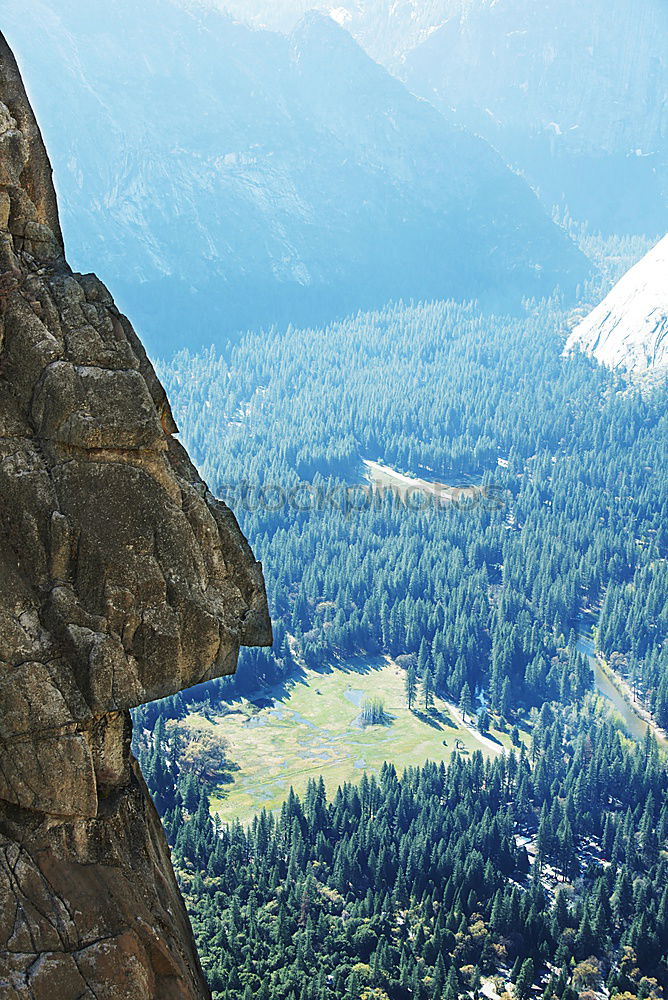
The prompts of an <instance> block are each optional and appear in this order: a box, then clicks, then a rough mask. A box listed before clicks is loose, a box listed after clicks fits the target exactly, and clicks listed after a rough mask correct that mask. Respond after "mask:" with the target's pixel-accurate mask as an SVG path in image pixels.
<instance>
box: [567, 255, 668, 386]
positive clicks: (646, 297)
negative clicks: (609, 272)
mask: <svg viewBox="0 0 668 1000" xmlns="http://www.w3.org/2000/svg"><path fill="white" fill-rule="evenodd" d="M577 349H580V350H582V351H585V352H586V353H587V354H591V355H592V356H593V357H595V358H596V360H597V361H599V362H600V363H601V364H604V365H606V366H607V367H608V368H614V369H618V370H620V371H625V372H628V373H630V374H634V375H639V374H645V373H652V374H655V375H666V374H668V236H665V237H664V238H663V239H662V240H661V241H660V242H659V243H657V245H656V246H655V247H654V249H653V250H650V252H649V253H648V254H647V255H646V256H645V257H643V259H642V260H641V261H640V262H639V263H638V264H636V265H635V267H632V268H631V270H630V271H629V272H628V273H627V274H625V275H624V277H623V278H622V279H621V281H619V282H618V283H617V284H616V285H615V287H614V288H613V289H612V291H611V292H610V294H609V295H608V296H606V298H605V299H604V300H603V302H601V304H600V305H599V306H597V307H596V309H594V310H593V312H591V313H590V314H589V316H587V317H586V319H584V320H583V321H582V322H581V323H580V324H579V325H578V326H576V327H575V329H574V330H573V331H572V333H571V335H570V337H569V338H568V341H567V344H566V353H570V352H571V351H574V350H577Z"/></svg>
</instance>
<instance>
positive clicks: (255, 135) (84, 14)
mask: <svg viewBox="0 0 668 1000" xmlns="http://www.w3.org/2000/svg"><path fill="white" fill-rule="evenodd" d="M3 22H4V27H5V30H6V32H7V35H8V37H9V38H10V40H11V42H12V44H13V45H14V46H15V48H16V50H17V52H18V54H19V57H20V61H21V64H22V68H23V71H24V75H25V77H26V79H27V80H28V83H29V86H30V90H31V94H32V97H33V100H34V102H35V104H36V106H37V108H38V110H39V113H40V118H41V120H42V122H43V123H44V129H45V134H46V138H47V141H48V142H49V146H50V149H51V150H52V153H53V160H54V167H55V176H56V181H57V184H58V187H59V193H60V201H61V205H62V208H63V212H62V214H63V225H64V229H65V232H66V235H67V238H68V243H69V245H70V246H71V247H72V248H73V251H74V252H73V256H74V259H75V262H76V264H77V266H79V267H80V268H82V269H88V268H90V267H91V266H92V263H93V261H95V266H96V267H98V268H99V269H100V271H101V272H102V274H103V277H104V278H105V280H106V281H107V282H108V283H109V284H110V285H111V286H112V288H113V290H114V293H115V294H116V296H117V298H118V299H119V300H120V301H121V303H122V304H123V305H124V307H125V308H126V309H127V310H128V311H132V314H133V315H134V316H136V317H137V318H138V320H139V323H140V325H141V329H142V332H143V333H144V335H145V337H146V340H147V342H148V344H149V347H150V349H151V350H152V351H153V353H169V351H171V349H172V348H174V347H177V346H181V345H183V344H188V345H190V346H196V345H199V344H203V343H204V344H206V343H210V342H211V341H214V340H216V341H218V342H219V343H222V342H224V340H225V339H226V338H227V336H228V335H230V334H233V333H234V331H235V330H237V329H239V328H244V327H246V326H251V325H252V326H257V325H258V324H260V323H263V324H268V323H271V322H279V323H283V322H287V321H295V322H296V321H298V322H300V323H302V324H303V323H310V322H315V321H318V322H320V323H322V322H326V321H327V320H328V319H330V318H332V317H334V316H336V315H338V314H342V313H345V312H348V311H351V310H355V309H357V308H359V307H362V306H371V305H374V304H378V303H382V302H384V301H386V300H387V299H389V298H391V297H393V298H398V297H404V298H423V297H424V298H432V297H438V298H442V297H446V296H456V297H465V296H475V297H479V298H482V299H485V298H486V299H487V300H488V301H490V302H492V303H494V304H502V305H507V304H509V303H512V302H513V301H517V300H518V299H519V298H520V297H522V296H524V295H534V294H543V293H549V292H550V291H551V290H552V289H553V288H554V287H555V285H557V284H558V285H560V286H561V287H569V286H570V287H572V286H573V285H574V284H575V283H576V282H577V281H578V280H579V279H580V278H581V277H582V275H583V273H584V272H585V269H586V266H587V265H586V263H585V261H584V258H583V257H582V256H581V255H580V254H579V252H578V251H576V250H575V248H574V246H573V244H572V243H571V242H570V241H569V240H568V239H567V238H566V237H565V235H564V234H563V233H562V232H561V231H560V230H558V229H557V228H556V227H555V226H554V225H553V224H552V222H551V221H550V220H549V219H548V218H547V216H546V215H545V213H544V210H543V209H542V208H541V206H540V205H539V203H538V201H537V200H536V198H535V197H534V195H533V194H532V192H531V191H530V189H529V188H528V186H527V185H526V184H525V183H524V182H523V181H522V180H521V179H520V178H519V177H518V176H516V175H515V174H513V173H512V172H511V171H509V170H508V169H507V168H506V167H505V165H504V164H503V162H502V161H501V159H500V158H499V157H498V156H497V154H496V153H494V152H493V151H492V150H491V149H490V148H489V146H487V145H486V144H485V143H484V142H483V141H482V140H480V139H477V138H474V137H473V136H472V135H470V134H468V133H466V132H464V131H462V130H461V129H458V128H455V127H453V126H452V125H450V124H448V123H447V122H446V121H445V120H444V119H443V118H442V117H441V116H440V115H439V114H438V113H437V112H436V111H435V110H434V109H433V108H432V107H431V106H430V105H428V104H427V103H426V102H424V101H422V100H419V99H417V98H415V97H414V96H412V95H411V94H410V93H409V92H408V91H407V90H406V88H405V87H404V86H403V84H401V83H400V82H399V81H397V80H396V79H394V78H393V77H391V76H390V75H389V74H388V73H387V72H386V71H385V70H384V69H382V68H381V67H380V66H378V65H377V64H375V63H374V62H372V61H371V60H370V59H369V58H368V56H366V55H365V54H364V53H363V51H362V50H361V49H360V48H359V47H358V45H357V44H356V43H355V42H354V41H353V40H352V38H351V37H350V36H349V35H348V33H347V32H345V31H343V30H342V29H341V28H339V27H338V26H337V25H336V24H335V23H334V22H333V21H332V20H330V19H329V18H326V17H322V16H319V15H308V16H307V17H306V18H305V19H304V20H303V21H302V22H300V24H299V25H298V26H297V28H296V29H295V30H294V31H293V33H292V34H291V35H290V37H289V38H288V37H284V36H281V35H278V34H273V33H269V32H263V31H259V30H251V29H249V28H248V27H245V26H242V25H240V24H237V23H234V22H233V21H232V20H231V19H230V18H229V17H227V16H223V15H221V14H220V13H219V12H217V11H213V10H206V9H205V8H204V7H202V5H201V4H199V3H195V4H193V3H185V4H184V3H177V2H172V0H145V2H143V3H142V4H140V5H135V4H133V3H130V0H118V2H115V3H114V4H107V3H103V2H102V0H92V2H91V0H86V2H84V0H7V2H6V4H5V10H4V17H3ZM194 297H196V298H197V303H198V305H197V310H196V312H195V310H194V309H193V299H194ZM194 315H197V320H194V319H193V316H194ZM195 323H197V325H195Z"/></svg>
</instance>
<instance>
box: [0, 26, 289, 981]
mask: <svg viewBox="0 0 668 1000" xmlns="http://www.w3.org/2000/svg"><path fill="white" fill-rule="evenodd" d="M176 430H177V428H176V426H175V423H174V420H173V418H172V414H171V411H170V407H169V403H168V401H167V398H166V396H165V393H164V391H163V389H162V386H161V385H160V383H159V381H158V379H157V378H156V375H155V373H154V371H153V368H152V367H151V364H150V362H149V361H148V359H147V357H146V354H145V352H144V350H143V348H142V346H141V343H140V342H139V340H138V338H137V336H136V334H135V332H134V330H133V329H132V327H131V325H130V323H129V322H128V320H127V319H126V318H125V317H124V316H122V315H121V314H120V313H119V312H118V310H117V309H116V308H115V306H114V303H113V301H112V298H111V296H110V295H109V292H108V291H107V290H106V288H105V287H104V286H103V285H102V283H101V282H100V281H99V280H98V279H97V278H96V277H95V276H94V275H80V274H74V273H72V271H71V270H70V268H69V267H68V265H67V262H66V260H65V255H64V249H63V242H62V236H61V232H60V226H59V223H58V212H57V206H56V197H55V192H54V187H53V184H52V180H51V167H50V164H49V160H48V157H47V154H46V151H45V149H44V145H43V142H42V138H41V135H40V132H39V129H38V126H37V124H36V121H35V118H34V115H33V113H32V110H31V108H30V105H29V103H28V100H27V97H26V94H25V90H24V88H23V84H22V82H21V78H20V75H19V71H18V69H17V66H16V63H15V61H14V58H13V56H12V53H11V52H10V50H9V48H8V46H7V44H6V42H5V40H4V38H3V37H2V35H0V499H1V503H0V996H1V997H2V998H3V1000H17V998H24V997H25V998H30V1000H84V998H85V1000H107V998H108V1000H177V998H180V1000H189V998H199V997H206V996H208V991H207V988H206V986H205V983H204V980H203V978H202V974H201V969H200V965H199V961H198V959H197V955H196V953H195V947H194V943H193V938H192V933H191V930H190V926H189V923H188V918H187V915H186V912H185V909H184V906H183V903H182V900H181V897H180V895H179V891H178V888H177V885H176V882H175V879H174V874H173V871H172V867H171V862H170V858H169V850H168V847H167V844H166V842H165V838H164V835H163V832H162V827H161V825H160V822H159V819H158V817H157V814H156V813H155V810H154V808H153V805H152V803H151V802H150V799H149V797H148V794H147V792H146V789H145V786H144V783H143V781H142V778H141V775H140V774H139V772H138V768H137V766H136V763H135V761H134V760H133V758H132V756H131V753H130V737H131V723H130V717H129V712H128V710H129V709H130V708H131V707H133V706H136V705H139V704H141V703H143V702H146V701H151V700H154V699H156V698H161V697H164V696H166V695H169V694H173V693H175V692H177V691H179V690H181V689H183V688H186V687H189V686H191V685H193V684H197V683H200V682H201V681H204V680H207V679H209V678H212V677H218V676H221V675H223V674H229V673H232V672H233V671H234V669H235V667H236V661H237V655H238V651H239V647H240V646H241V645H268V644H269V643H270V642H271V624H270V621H269V614H268V610H267V602H266V596H265V590H264V582H263V578H262V570H261V567H260V565H259V563H257V562H256V561H255V559H254V557H253V555H252V552H251V550H250V548H249V546H248V544H247V542H246V540H245V539H244V537H243V535H242V534H241V532H240V530H239V527H238V525H237V522H236V520H235V518H234V516H233V514H232V513H231V511H230V510H229V509H228V508H227V507H226V506H225V505H224V504H222V503H220V502H219V501H217V500H215V499H214V498H213V497H212V495H211V494H210V493H209V491H208V490H207V487H206V485H205V484H204V483H203V482H202V481H201V479H200V478H199V476H198V474H197V472H196V471H195V469H194V467H193V465H192V463H191V462H190V460H189V458H188V455H187V454H186V452H185V451H184V449H183V448H182V447H181V445H180V444H179V442H178V441H177V440H176V438H175V437H174V435H175V433H176Z"/></svg>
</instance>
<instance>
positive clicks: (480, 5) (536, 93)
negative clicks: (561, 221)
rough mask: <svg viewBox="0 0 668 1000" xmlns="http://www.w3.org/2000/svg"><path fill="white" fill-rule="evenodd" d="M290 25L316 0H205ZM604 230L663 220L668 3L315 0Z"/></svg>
mask: <svg viewBox="0 0 668 1000" xmlns="http://www.w3.org/2000/svg"><path fill="white" fill-rule="evenodd" d="M210 2H220V3H223V4H224V5H225V6H226V7H228V8H230V9H231V10H233V11H234V12H235V14H237V15H238V16H239V17H246V18H252V19H254V20H255V22H256V23H267V24H270V25H272V26H275V27H277V28H278V27H280V28H282V29H284V30H286V29H288V28H289V25H290V24H291V21H292V20H293V19H294V18H295V17H297V16H298V14H299V13H300V12H301V10H302V9H303V6H304V4H305V3H307V2H308V0H210ZM310 6H317V7H318V8H319V9H323V10H329V11H331V13H332V16H333V17H335V18H336V19H337V20H338V21H339V22H340V23H342V24H344V25H345V27H346V28H347V29H348V30H349V31H350V32H351V33H352V34H353V35H354V37H355V38H357V40H358V41H359V42H360V43H361V44H362V45H363V46H364V47H365V49H366V50H367V51H368V52H369V53H370V54H371V55H372V56H373V57H374V58H375V59H378V60H379V61H380V62H382V63H383V65H385V66H387V67H388V68H389V69H390V70H391V71H392V72H393V73H395V74H396V75H397V76H399V77H400V78H401V79H402V80H404V81H405V82H406V84H407V85H408V87H409V88H410V89H411V90H413V91H414V92H415V93H418V94H421V95H422V96H423V97H426V98H427V99H428V100H429V101H432V102H433V103H435V104H436V106H437V107H438V108H440V109H441V110H442V111H443V112H444V113H446V114H450V113H452V114H453V115H454V117H455V119H456V120H457V121H458V122H460V123H461V124H464V125H466V126H467V127H469V128H471V129H473V130H474V131H475V132H478V133H479V134H480V135H483V136H484V137H485V138H486V139H487V140H488V141H489V142H491V143H492V145H494V146H496V148H497V149H498V150H499V151H500V152H501V154H502V155H503V156H504V158H505V159H506V161H507V162H509V163H511V164H513V165H515V166H517V167H518V168H519V169H521V170H522V171H523V173H524V174H525V175H526V177H527V178H528V179H529V180H530V182H531V183H532V184H533V185H535V186H536V188H537V189H538V190H539V192H540V195H541V197H542V199H543V200H544V202H545V204H546V205H547V206H548V207H551V206H552V205H553V204H560V205H565V206H567V207H568V208H569V209H570V212H571V214H572V215H573V216H574V217H576V218H579V219H582V220H586V221H589V222H590V223H592V225H593V226H594V227H595V228H602V229H603V230H604V231H606V232H626V233H640V232H650V233H654V232H656V231H657V229H659V230H661V229H667V228H668V4H666V2H665V0H637V2H636V3H629V2H628V0H588V2H587V3H583V2H582V0H541V2H536V0H534V2H531V3H527V0H340V2H339V0H312V3H311V4H310Z"/></svg>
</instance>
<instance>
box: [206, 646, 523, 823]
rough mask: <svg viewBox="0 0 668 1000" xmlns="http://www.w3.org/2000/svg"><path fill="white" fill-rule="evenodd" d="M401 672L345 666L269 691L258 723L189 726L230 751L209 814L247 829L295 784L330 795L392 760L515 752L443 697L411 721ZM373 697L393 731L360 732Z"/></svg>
mask: <svg viewBox="0 0 668 1000" xmlns="http://www.w3.org/2000/svg"><path fill="white" fill-rule="evenodd" d="M404 676H405V675H404V672H403V671H402V670H401V668H400V667H398V666H397V665H396V664H395V663H393V662H392V661H390V660H386V659H383V658H380V657H379V658H376V659H373V660H368V659H363V658H359V659H356V660H353V661H347V662H346V663H345V664H343V665H342V666H340V667H337V668H336V669H332V670H329V671H327V672H316V671H305V672H304V673H303V674H302V676H301V677H300V678H299V679H297V680H296V681H294V682H293V683H292V684H291V685H290V687H289V688H281V689H280V690H276V691H274V692H272V694H273V697H274V702H273V705H272V706H271V707H264V708H262V709H260V711H259V712H258V713H257V714H256V715H255V716H253V717H252V718H249V717H248V713H247V712H243V711H242V710H241V705H239V710H238V711H234V708H235V706H234V705H233V706H232V709H233V711H232V712H230V713H229V714H227V715H225V716H222V717H216V718H214V719H213V721H211V722H207V720H205V719H203V718H202V717H201V716H196V717H192V718H191V723H192V724H193V725H197V726H199V727H200V728H208V727H211V728H213V729H215V730H216V732H217V733H218V734H220V735H221V736H223V737H224V738H225V739H226V740H227V741H228V743H229V746H230V751H229V753H230V757H231V759H232V761H234V763H235V765H236V768H237V769H235V770H234V771H233V781H232V782H231V783H230V784H228V785H226V786H223V787H222V788H220V789H218V793H217V794H215V795H214V796H213V799H212V810H213V811H215V812H217V813H218V814H219V815H220V817H221V819H222V820H223V821H225V822H229V821H231V820H232V819H234V818H235V817H236V818H238V819H240V820H241V821H242V822H246V821H247V820H249V819H250V818H251V817H252V816H253V815H254V814H255V813H256V812H257V811H258V810H259V809H261V808H262V807H263V806H265V807H266V808H267V809H270V810H271V809H276V808H278V807H280V805H281V803H282V802H283V801H284V799H285V797H286V796H287V793H288V790H289V788H290V786H291V785H292V786H293V787H294V788H295V790H296V791H298V792H303V791H304V789H305V788H306V784H307V781H308V779H309V778H317V777H319V775H322V776H323V778H324V781H325V784H326V786H327V790H328V792H333V791H335V790H336V788H337V787H338V786H339V785H340V784H342V783H343V782H344V781H355V780H358V779H359V778H360V777H361V776H362V773H363V772H364V771H367V772H369V773H374V772H378V771H379V770H380V767H381V765H382V763H383V761H385V760H390V761H392V762H393V763H394V764H395V766H396V767H397V769H398V770H399V771H401V770H402V769H403V768H404V767H405V766H407V765H409V764H415V765H417V764H422V763H424V761H426V760H448V759H449V757H450V754H451V753H452V752H453V751H454V750H455V742H456V741H457V740H460V741H461V744H463V749H462V752H463V753H471V752H472V751H473V750H476V749H480V750H482V752H483V753H484V754H486V755H491V754H494V753H499V752H500V751H501V750H502V749H503V748H504V747H505V748H508V747H509V746H510V742H509V739H508V737H507V736H506V735H502V734H499V733H496V732H495V733H494V734H493V735H492V736H491V739H489V740H485V739H484V738H483V737H481V736H480V735H479V734H476V733H472V732H471V731H469V729H468V728H466V727H464V726H462V725H461V720H458V713H457V712H456V710H454V709H452V708H449V707H448V706H447V705H446V703H445V702H443V701H442V700H441V699H439V698H436V699H435V704H434V710H433V712H432V713H431V715H430V716H425V715H424V714H418V713H415V712H409V711H408V709H407V707H406V699H405V695H404ZM369 696H376V697H380V698H382V700H383V702H384V707H385V711H386V713H387V714H388V715H389V716H390V717H391V722H390V723H389V724H387V725H379V726H369V727H367V728H361V727H360V726H359V724H358V722H357V718H358V716H359V713H360V706H361V704H362V702H363V700H364V699H365V698H366V697H369Z"/></svg>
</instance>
